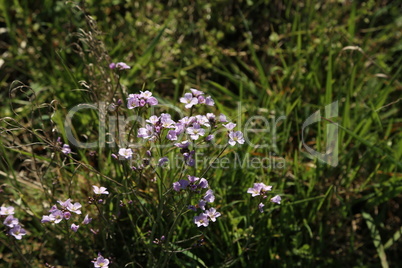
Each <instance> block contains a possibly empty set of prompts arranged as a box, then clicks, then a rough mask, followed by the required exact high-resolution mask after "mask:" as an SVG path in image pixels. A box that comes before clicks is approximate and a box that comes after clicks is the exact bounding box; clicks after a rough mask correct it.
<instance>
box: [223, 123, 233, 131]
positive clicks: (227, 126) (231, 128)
mask: <svg viewBox="0 0 402 268" xmlns="http://www.w3.org/2000/svg"><path fill="white" fill-rule="evenodd" d="M222 126H224V127H225V128H226V129H227V130H229V131H231V130H233V129H234V128H235V127H236V124H235V123H232V122H230V123H227V124H226V125H224V124H222Z"/></svg>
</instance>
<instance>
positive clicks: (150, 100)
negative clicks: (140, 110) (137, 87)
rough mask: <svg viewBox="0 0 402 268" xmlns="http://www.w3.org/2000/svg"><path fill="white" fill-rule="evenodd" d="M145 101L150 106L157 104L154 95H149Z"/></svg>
mask: <svg viewBox="0 0 402 268" xmlns="http://www.w3.org/2000/svg"><path fill="white" fill-rule="evenodd" d="M147 103H148V104H149V105H151V106H155V105H158V100H157V99H156V98H155V97H150V98H149V99H147Z"/></svg>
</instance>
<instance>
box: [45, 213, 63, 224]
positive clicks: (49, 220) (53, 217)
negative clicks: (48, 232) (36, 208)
mask: <svg viewBox="0 0 402 268" xmlns="http://www.w3.org/2000/svg"><path fill="white" fill-rule="evenodd" d="M55 220H56V217H55V216H54V215H53V214H50V215H49V216H47V215H44V216H42V220H41V221H40V222H41V223H47V222H55ZM60 221H61V220H60ZM60 221H59V222H60Z"/></svg>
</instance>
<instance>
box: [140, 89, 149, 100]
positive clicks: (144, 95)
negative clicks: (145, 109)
mask: <svg viewBox="0 0 402 268" xmlns="http://www.w3.org/2000/svg"><path fill="white" fill-rule="evenodd" d="M140 92H141V94H140V96H139V97H140V98H143V99H145V100H147V99H149V98H151V97H152V92H151V91H148V90H146V91H140Z"/></svg>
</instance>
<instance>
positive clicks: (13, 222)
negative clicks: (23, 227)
mask: <svg viewBox="0 0 402 268" xmlns="http://www.w3.org/2000/svg"><path fill="white" fill-rule="evenodd" d="M3 224H4V225H5V226H8V227H10V228H13V227H14V226H15V225H18V219H17V218H14V216H13V215H8V216H7V218H5V220H4V222H3Z"/></svg>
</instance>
